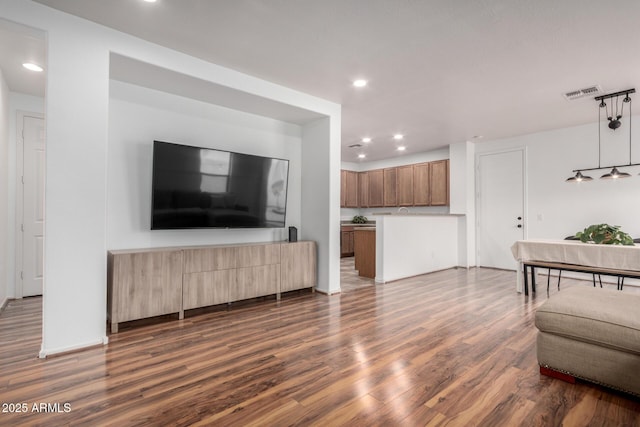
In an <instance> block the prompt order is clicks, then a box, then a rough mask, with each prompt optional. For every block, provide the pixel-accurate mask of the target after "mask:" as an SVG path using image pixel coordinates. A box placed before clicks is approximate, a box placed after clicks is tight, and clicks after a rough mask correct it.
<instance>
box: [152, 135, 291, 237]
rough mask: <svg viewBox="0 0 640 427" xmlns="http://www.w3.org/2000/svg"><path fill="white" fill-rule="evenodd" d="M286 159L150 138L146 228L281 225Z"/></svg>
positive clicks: (285, 198) (275, 226) (286, 178)
mask: <svg viewBox="0 0 640 427" xmlns="http://www.w3.org/2000/svg"><path fill="white" fill-rule="evenodd" d="M288 174H289V161H288V160H282V159H272V158H268V157H260V156H253V155H249V154H241V153H233V152H229V151H221V150H213V149H209V148H200V147H191V146H187V145H179V144H173V143H168V142H161V141H154V142H153V178H152V202H151V229H152V230H166V229H179V228H278V227H284V226H285V215H286V206H287V180H288Z"/></svg>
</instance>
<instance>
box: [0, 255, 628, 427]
mask: <svg viewBox="0 0 640 427" xmlns="http://www.w3.org/2000/svg"><path fill="white" fill-rule="evenodd" d="M349 262H351V266H350V265H349ZM352 262H353V261H352V259H351V260H349V259H345V260H343V261H342V263H343V269H344V271H343V282H342V290H343V292H342V294H339V295H334V296H330V297H329V296H326V295H323V294H320V293H315V294H313V293H311V292H309V291H294V292H292V293H289V294H285V295H284V296H283V298H282V300H281V301H279V302H278V301H276V300H275V298H264V299H261V300H256V301H250V302H247V303H239V304H234V305H232V306H231V307H230V308H227V307H226V306H222V307H215V308H212V309H208V310H198V311H191V312H187V313H186V318H185V319H184V320H177V319H176V318H165V319H155V320H153V321H147V322H138V323H137V324H134V325H127V324H124V325H122V328H121V332H120V333H118V334H115V335H111V336H110V343H109V344H108V345H107V346H103V347H97V348H92V349H88V350H83V351H79V352H75V353H70V354H65V355H60V356H56V357H50V358H48V359H45V360H41V359H38V358H37V354H38V351H39V349H40V335H41V333H40V328H41V326H40V311H41V300H40V299H39V298H30V299H24V300H19V301H12V302H10V304H9V305H8V306H7V308H6V309H5V310H4V311H3V312H2V313H1V314H0V403H2V404H7V405H8V404H12V403H13V404H18V403H26V404H27V407H28V410H27V412H23V413H15V412H14V413H6V412H0V425H2V426H13V425H28V426H38V425H41V426H53V425H56V426H58V425H74V426H75V425H78V426H85V425H86V426H102V425H117V426H129V425H144V426H147V425H149V426H168V425H171V426H183V425H201V426H209V425H221V426H236V425H237V426H254V425H255V426H262V425H267V426H281V425H282V426H284V425H304V426H307V425H314V426H316V425H317V426H341V425H348V426H396V425H397V426H414V425H415V426H422V425H429V426H431V425H433V426H473V425H477V426H560V425H564V426H587V425H593V426H640V400H639V399H636V398H633V397H631V396H627V395H624V394H620V393H616V392H613V391H610V390H607V389H604V388H602V387H599V386H596V385H592V384H588V383H582V382H578V383H577V384H574V385H572V384H568V383H564V382H562V381H559V380H554V379H551V378H548V377H541V376H540V375H539V373H538V365H537V362H536V356H535V333H536V329H535V326H534V325H533V318H534V313H535V309H536V307H538V306H539V305H540V304H541V303H542V302H544V301H545V300H546V298H547V295H546V292H538V294H537V295H534V296H531V297H525V296H523V295H521V294H517V293H516V292H515V291H514V287H515V285H514V281H515V273H513V272H506V271H499V270H491V269H481V268H477V269H470V270H465V269H451V270H445V271H441V272H436V273H432V274H428V275H424V276H419V277H415V278H411V279H406V280H402V281H398V282H394V283H390V284H386V285H378V286H375V285H373V284H372V281H371V280H369V279H360V278H358V277H357V276H356V275H355V274H354V272H353V271H352ZM562 286H563V288H564V287H568V286H590V284H589V283H588V282H580V281H575V280H570V279H567V280H565V279H563V282H562ZM540 290H543V289H540ZM625 291H626V290H625ZM554 292H555V291H554V290H552V294H553V293H554ZM40 403H48V404H56V403H57V404H59V407H55V406H54V405H50V407H49V409H50V410H53V409H58V410H57V411H55V412H53V413H51V412H49V413H43V412H33V411H32V410H33V404H40ZM65 403H68V404H69V406H70V408H69V409H70V410H69V411H68V412H65V408H64V404H65ZM4 408H6V407H4ZM38 408H39V406H38ZM1 409H3V408H0V410H1ZM6 409H8V408H6ZM14 409H15V408H14Z"/></svg>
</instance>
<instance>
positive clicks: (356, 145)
mask: <svg viewBox="0 0 640 427" xmlns="http://www.w3.org/2000/svg"><path fill="white" fill-rule="evenodd" d="M360 147H362V144H351V145H350V146H349V148H360Z"/></svg>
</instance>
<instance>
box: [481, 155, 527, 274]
mask: <svg viewBox="0 0 640 427" xmlns="http://www.w3.org/2000/svg"><path fill="white" fill-rule="evenodd" d="M516 151H519V152H522V215H523V221H522V226H523V228H524V229H523V230H522V237H523V239H525V240H526V239H528V238H529V215H527V212H529V197H528V190H527V189H528V187H529V183H528V179H527V177H528V176H529V174H528V173H527V147H526V146H522V147H514V148H504V149H499V150H491V151H484V152H480V153H478V152H476V155H475V157H476V158H475V191H474V192H475V198H474V199H475V215H476V223H475V227H474V228H475V236H476V251H475V253H476V265H477V266H478V267H480V260H481V257H480V233H479V229H480V225H481V222H482V214H481V212H480V210H481V209H480V198H481V194H480V160H481V158H482V157H484V156H493V155H496V154H504V153H512V152H516Z"/></svg>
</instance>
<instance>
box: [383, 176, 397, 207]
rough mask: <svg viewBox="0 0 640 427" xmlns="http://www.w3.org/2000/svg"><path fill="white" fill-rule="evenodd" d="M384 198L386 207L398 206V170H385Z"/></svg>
mask: <svg viewBox="0 0 640 427" xmlns="http://www.w3.org/2000/svg"><path fill="white" fill-rule="evenodd" d="M383 185H384V187H383V188H384V191H383V197H384V205H385V206H398V169H397V168H386V169H383Z"/></svg>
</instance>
